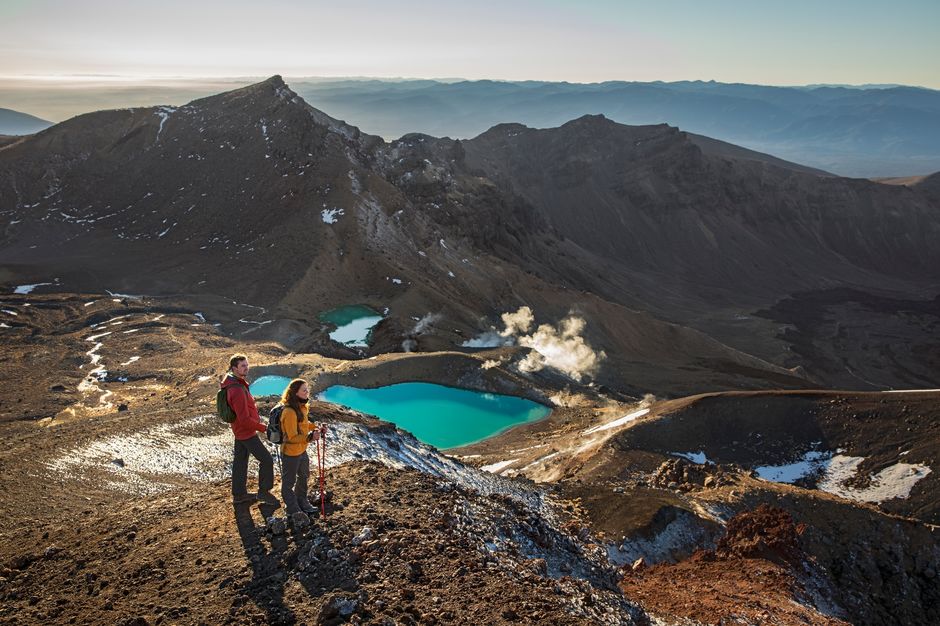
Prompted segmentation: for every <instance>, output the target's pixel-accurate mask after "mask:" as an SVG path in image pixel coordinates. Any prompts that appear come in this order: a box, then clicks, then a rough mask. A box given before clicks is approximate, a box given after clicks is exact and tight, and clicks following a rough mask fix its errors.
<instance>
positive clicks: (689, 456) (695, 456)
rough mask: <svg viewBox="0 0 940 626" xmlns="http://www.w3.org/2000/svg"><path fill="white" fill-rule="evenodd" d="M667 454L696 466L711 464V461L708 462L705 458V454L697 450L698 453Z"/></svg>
mask: <svg viewBox="0 0 940 626" xmlns="http://www.w3.org/2000/svg"><path fill="white" fill-rule="evenodd" d="M669 454H671V455H672V456H678V457H682V458H683V459H686V460H688V461H692V462H693V463H696V464H697V465H705V464H706V463H711V461H709V460H708V457H707V456H705V452H704V451H701V450H699V451H698V452H670V453H669Z"/></svg>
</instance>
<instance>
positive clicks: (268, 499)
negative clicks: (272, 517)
mask: <svg viewBox="0 0 940 626" xmlns="http://www.w3.org/2000/svg"><path fill="white" fill-rule="evenodd" d="M258 502H260V503H261V504H269V505H271V506H273V507H274V508H275V509H279V508H281V501H280V500H278V499H277V496H275V495H274V494H273V493H271V492H270V491H259V492H258Z"/></svg>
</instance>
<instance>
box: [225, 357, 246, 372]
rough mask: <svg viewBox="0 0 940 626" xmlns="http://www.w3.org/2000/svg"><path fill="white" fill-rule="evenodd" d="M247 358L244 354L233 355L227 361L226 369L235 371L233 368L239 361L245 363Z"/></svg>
mask: <svg viewBox="0 0 940 626" xmlns="http://www.w3.org/2000/svg"><path fill="white" fill-rule="evenodd" d="M247 360H248V357H247V356H245V355H244V354H233V355H232V358H230V359H229V360H228V368H229V369H230V370H231V369H235V366H236V365H238V363H239V362H240V361H247Z"/></svg>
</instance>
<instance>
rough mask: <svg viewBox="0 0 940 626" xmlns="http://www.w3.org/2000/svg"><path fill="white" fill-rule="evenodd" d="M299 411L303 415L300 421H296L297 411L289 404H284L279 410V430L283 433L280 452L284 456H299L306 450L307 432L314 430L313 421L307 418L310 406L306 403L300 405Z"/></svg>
mask: <svg viewBox="0 0 940 626" xmlns="http://www.w3.org/2000/svg"><path fill="white" fill-rule="evenodd" d="M300 412H301V414H302V415H303V419H301V421H300V423H299V424H298V423H297V412H296V411H294V409H292V408H291V407H289V406H285V407H284V410H283V412H281V432H282V433H284V439H283V440H282V443H281V454H283V455H284V456H300V455H301V454H303V453H304V452H306V451H307V433H309V432H310V431H312V430H314V428H315V426H314V424H313V422H311V421H309V420H308V419H307V415H309V413H310V408H309V407H308V406H307V405H306V404H302V405H300Z"/></svg>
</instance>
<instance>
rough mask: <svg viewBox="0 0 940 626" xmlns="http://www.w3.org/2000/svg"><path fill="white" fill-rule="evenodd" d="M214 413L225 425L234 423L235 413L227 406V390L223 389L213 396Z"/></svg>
mask: <svg viewBox="0 0 940 626" xmlns="http://www.w3.org/2000/svg"><path fill="white" fill-rule="evenodd" d="M215 412H216V415H218V416H219V419H220V420H222V421H223V422H225V423H226V424H231V423H232V422H234V421H235V411H233V410H232V407H230V406H229V405H228V390H227V389H226V388H224V387H223V388H222V389H219V391H218V393H216V394H215Z"/></svg>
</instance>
